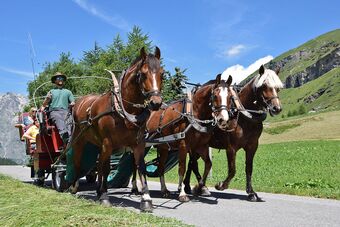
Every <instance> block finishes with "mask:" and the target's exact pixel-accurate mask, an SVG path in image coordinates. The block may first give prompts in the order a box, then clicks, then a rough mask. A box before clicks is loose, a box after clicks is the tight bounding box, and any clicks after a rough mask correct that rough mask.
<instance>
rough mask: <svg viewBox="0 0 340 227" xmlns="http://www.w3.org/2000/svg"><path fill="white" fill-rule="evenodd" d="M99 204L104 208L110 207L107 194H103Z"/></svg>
mask: <svg viewBox="0 0 340 227" xmlns="http://www.w3.org/2000/svg"><path fill="white" fill-rule="evenodd" d="M99 202H100V204H101V205H103V206H105V207H110V206H112V204H111V202H110V198H109V196H108V195H107V193H103V194H102V195H101V196H100V197H99Z"/></svg>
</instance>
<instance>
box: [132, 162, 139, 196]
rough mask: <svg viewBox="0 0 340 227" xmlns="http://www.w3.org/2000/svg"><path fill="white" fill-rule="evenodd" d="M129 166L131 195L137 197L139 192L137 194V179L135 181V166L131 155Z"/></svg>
mask: <svg viewBox="0 0 340 227" xmlns="http://www.w3.org/2000/svg"><path fill="white" fill-rule="evenodd" d="M131 164H132V179H131V184H132V188H131V193H133V194H136V195H137V194H138V193H139V192H138V187H137V179H136V177H137V166H136V162H135V157H134V155H132V163H131Z"/></svg>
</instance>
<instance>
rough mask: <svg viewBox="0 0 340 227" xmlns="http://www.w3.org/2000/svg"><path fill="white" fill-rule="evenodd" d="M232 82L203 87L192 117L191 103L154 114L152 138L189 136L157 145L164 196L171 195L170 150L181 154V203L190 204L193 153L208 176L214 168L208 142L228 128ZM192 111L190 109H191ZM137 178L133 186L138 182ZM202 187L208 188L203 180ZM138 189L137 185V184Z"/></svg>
mask: <svg viewBox="0 0 340 227" xmlns="http://www.w3.org/2000/svg"><path fill="white" fill-rule="evenodd" d="M231 82H232V78H231V77H229V79H228V81H224V80H221V75H220V74H219V75H218V76H217V77H216V80H212V81H209V82H208V83H206V84H204V85H203V86H201V87H199V88H198V89H197V90H196V91H195V92H194V93H193V97H192V113H190V112H191V110H190V109H191V108H190V104H188V102H190V100H181V101H177V102H175V103H173V104H171V105H169V106H168V107H167V108H165V109H161V110H158V111H155V112H152V114H151V116H150V118H149V120H148V122H147V130H148V132H149V134H151V135H152V137H161V136H168V135H172V134H176V133H180V132H184V133H185V138H184V139H180V140H177V141H175V142H171V143H167V144H160V145H157V146H156V148H157V151H158V155H159V156H160V162H159V166H158V170H159V175H160V182H161V192H162V194H163V196H165V197H168V196H169V191H168V190H167V188H166V185H165V180H164V167H165V162H166V160H167V157H168V152H169V151H170V150H179V155H178V156H179V157H178V159H179V169H178V175H179V186H178V190H179V191H180V194H179V200H180V201H181V202H187V201H189V197H188V196H187V194H186V193H185V192H184V187H182V182H183V178H184V174H185V168H186V156H187V153H188V152H190V150H197V151H198V152H199V154H200V156H201V157H202V159H203V160H204V162H205V164H206V169H205V172H204V176H206V175H207V174H208V172H209V170H210V168H211V160H210V158H209V154H208V152H206V150H208V142H209V139H210V135H211V132H212V129H213V128H214V127H215V125H216V124H217V126H218V127H219V128H220V129H221V130H225V129H226V128H227V127H228V120H229V115H228V108H230V100H231V98H230V97H231V92H230V84H231ZM188 107H189V108H188ZM134 179H135V174H134V177H133V182H135V180H134ZM203 179H204V180H203V181H202V186H203V185H205V177H203ZM133 186H134V188H136V185H135V184H133Z"/></svg>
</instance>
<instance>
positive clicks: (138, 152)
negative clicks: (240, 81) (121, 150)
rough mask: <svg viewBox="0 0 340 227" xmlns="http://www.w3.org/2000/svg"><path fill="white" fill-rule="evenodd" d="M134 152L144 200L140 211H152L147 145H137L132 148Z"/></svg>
mask: <svg viewBox="0 0 340 227" xmlns="http://www.w3.org/2000/svg"><path fill="white" fill-rule="evenodd" d="M131 148H132V150H133V156H134V159H135V165H136V167H137V169H138V174H139V178H140V182H141V184H142V191H141V193H142V199H141V204H140V209H141V210H142V211H145V212H151V211H152V199H151V197H150V193H149V188H148V184H147V181H146V168H145V162H144V148H145V143H140V144H137V145H136V146H134V147H131Z"/></svg>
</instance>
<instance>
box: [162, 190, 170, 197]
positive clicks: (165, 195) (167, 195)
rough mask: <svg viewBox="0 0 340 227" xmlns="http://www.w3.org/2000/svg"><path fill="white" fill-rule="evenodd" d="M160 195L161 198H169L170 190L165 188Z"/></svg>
mask: <svg viewBox="0 0 340 227" xmlns="http://www.w3.org/2000/svg"><path fill="white" fill-rule="evenodd" d="M162 197H163V198H169V197H170V192H169V191H168V190H165V191H163V192H162Z"/></svg>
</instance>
